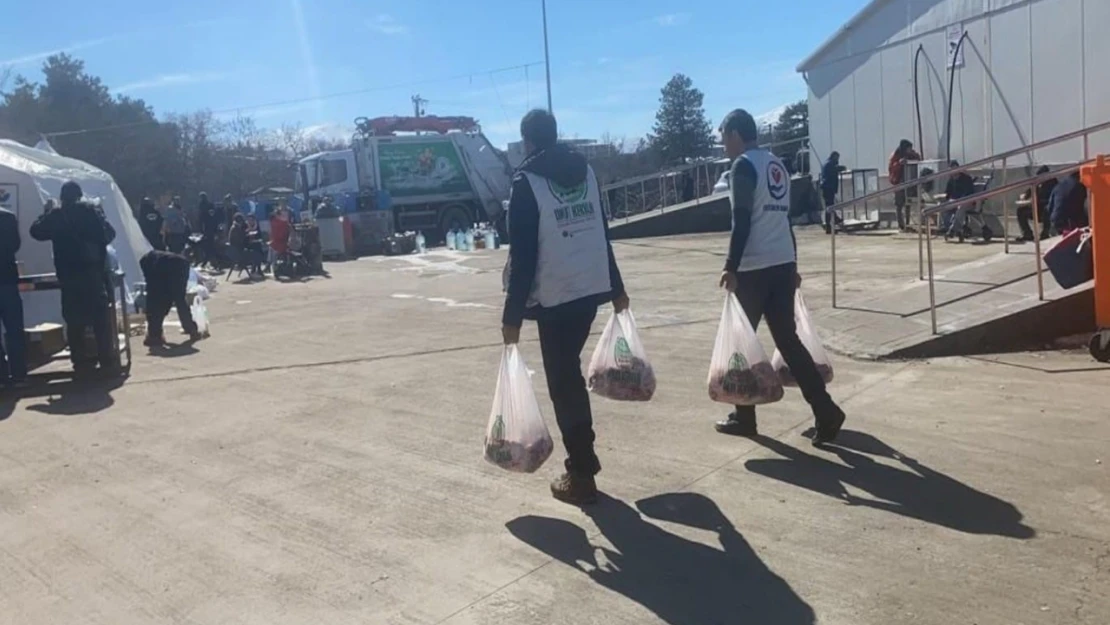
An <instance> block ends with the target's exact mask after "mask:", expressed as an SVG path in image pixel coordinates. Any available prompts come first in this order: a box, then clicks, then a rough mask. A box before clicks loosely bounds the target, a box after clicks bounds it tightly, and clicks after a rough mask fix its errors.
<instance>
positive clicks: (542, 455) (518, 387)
mask: <svg viewBox="0 0 1110 625" xmlns="http://www.w3.org/2000/svg"><path fill="white" fill-rule="evenodd" d="M554 448H555V443H554V442H553V441H552V440H551V433H550V432H548V431H547V425H546V424H545V423H544V422H543V415H542V414H540V405H539V403H538V402H537V401H536V393H535V392H534V391H533V390H532V380H531V378H530V377H529V375H528V367H526V366H525V365H524V359H523V358H521V356H520V350H519V349H517V346H516V345H506V346H505V351H504V353H503V354H502V355H501V369H500V372H499V373H498V376H497V389H496V390H495V391H494V392H493V408H492V409H491V410H490V414H489V425H488V426H486V440H485V458H486V460H487V461H489V462H490V463H491V464H495V465H497V466H499V467H501V468H502V469H505V470H506V471H515V472H517V473H532V472H533V471H535V470H536V469H538V468H540V467H541V466H543V463H544V462H545V461H547V459H548V457H550V456H551V451H552V450H553V449H554Z"/></svg>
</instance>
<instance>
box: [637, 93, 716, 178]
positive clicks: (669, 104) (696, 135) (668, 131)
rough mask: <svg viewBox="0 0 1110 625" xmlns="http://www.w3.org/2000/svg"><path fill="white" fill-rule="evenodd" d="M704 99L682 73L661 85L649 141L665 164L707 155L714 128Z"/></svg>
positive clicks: (711, 144) (711, 142)
mask: <svg viewBox="0 0 1110 625" xmlns="http://www.w3.org/2000/svg"><path fill="white" fill-rule="evenodd" d="M703 99H704V96H703V95H702V92H701V91H699V90H697V89H695V88H694V82H693V81H692V80H690V77H689V76H686V75H685V74H675V75H674V76H673V77H672V78H671V79H670V80H669V81H667V84H666V85H665V86H664V87H663V90H662V93H661V95H660V98H659V111H658V112H657V113H656V114H655V126H654V127H653V128H652V132H651V135H649V136H648V143H649V145H650V146H651V149H652V150H653V151H654V152H655V153H656V154H658V155H659V158H660V160H662V161H663V163H664V164H667V165H674V164H678V163H681V162H683V161H684V160H685V159H688V158H697V157H699V156H708V155H709V151H710V148H711V147H712V146H713V130H712V128H711V127H710V125H709V122H708V121H707V120H706V118H705V109H704V108H703V107H702V100H703Z"/></svg>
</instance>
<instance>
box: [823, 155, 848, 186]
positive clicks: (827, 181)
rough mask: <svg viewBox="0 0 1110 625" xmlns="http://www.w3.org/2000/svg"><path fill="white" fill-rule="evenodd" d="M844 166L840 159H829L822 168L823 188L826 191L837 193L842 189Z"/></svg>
mask: <svg viewBox="0 0 1110 625" xmlns="http://www.w3.org/2000/svg"><path fill="white" fill-rule="evenodd" d="M842 171H844V166H843V165H841V164H840V161H833V160H829V161H826V162H825V166H824V167H822V168H821V190H822V191H824V192H825V193H836V192H837V191H839V190H840V172H842Z"/></svg>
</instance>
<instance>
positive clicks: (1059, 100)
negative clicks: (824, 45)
mask: <svg viewBox="0 0 1110 625" xmlns="http://www.w3.org/2000/svg"><path fill="white" fill-rule="evenodd" d="M951 24H960V25H961V26H962V28H963V30H965V31H967V33H968V35H969V38H968V40H967V41H965V42H964V44H963V58H964V63H963V66H962V67H960V68H958V69H957V70H956V74H955V81H954V83H953V86H952V96H953V97H952V122H951V142H950V145H951V152H950V157H951V158H955V159H958V160H960V161H963V162H968V161H973V160H978V159H981V158H984V157H986V156H989V155H991V154H996V153H999V152H1003V151H1006V150H1010V149H1013V148H1016V147H1019V146H1021V145H1028V144H1030V143H1033V142H1036V141H1041V140H1044V139H1048V138H1051V137H1054V136H1057V135H1060V134H1063V133H1067V132H1070V131H1073V130H1078V129H1081V128H1083V127H1086V126H1091V125H1094V124H1097V123H1101V122H1105V121H1110V80H1108V79H1106V77H1105V76H1106V74H1105V71H1104V70H1102V65H1101V63H1104V62H1105V59H1110V36H1107V35H1106V34H1105V32H1104V29H1105V25H1106V24H1110V0H889V1H888V2H886V3H885V4H883V5H881V6H880V7H879V8H878V9H877V10H876V11H875V12H874V13H872V14H871V15H870V16H868V17H867V18H866V19H864V20H863V21H862V22H860V23H858V24H855V25H854V26H853V27H852V28H851V29H850V30H849V31H848V32H847V33H846V34H845V35H843V36H841V37H840V38H839V39H838V40H837V41H836V42H835V44H834V45H833V46H831V47H830V49H828V50H826V51H825V52H824V53H823V54H822V55H821V57H819V58H817V59H815V60H814V65H813V66H812V67H810V68H808V71H807V72H806V77H807V82H808V84H809V105H810V134H811V137H812V144H813V148H814V156H815V157H816V158H818V159H821V160H822V161H823V160H824V159H825V158H826V157H827V155H828V153H829V151H830V150H837V151H839V152H840V154H841V162H842V163H843V164H845V165H847V166H848V167H852V168H865V167H866V168H877V169H879V170H880V173H881V174H883V175H885V170H886V160H887V158H888V156H889V154H890V152H891V150H893V149H894V147H895V146H896V145H897V143H898V141H899V140H900V139H903V138H906V139H910V140H911V141H914V143H917V144H920V145H918V148H919V150H922V149H923V155H924V156H925V157H926V158H940V157H943V156H944V155H945V147H946V146H947V145H948V144H949V141H948V139H949V137H948V134H949V133H948V131H947V127H946V120H945V111H946V107H947V105H948V96H949V86H948V80H949V77H948V68H947V66H946V65H947V47H948V37H947V32H946V31H947V27H948V26H949V25H951ZM919 46H920V47H921V48H922V50H923V51H922V53H921V55H920V56H921V60H920V63H919V66H918V68H919V73H918V85H919V88H918V96H919V99H920V108H921V132H922V137H921V140H920V141H919V140H918V138H917V137H918V130H917V124H916V122H915V118H914V104H913V101H914V90H913V60H914V54H915V52H916V51H917V50H918V48H919ZM1090 149H1091V153H1092V154H1095V153H1097V152H1099V151H1110V132H1105V133H1101V134H1100V135H1099V136H1097V137H1095V138H1093V139H1092V140H1091V144H1090ZM1082 157H1083V143H1082V141H1081V140H1078V139H1077V140H1075V141H1069V142H1067V143H1062V144H1059V145H1057V146H1052V147H1050V148H1046V149H1042V150H1038V151H1037V152H1036V153H1035V154H1034V155H1032V156H1031V157H1030V158H1026V159H1024V160H1022V159H1017V162H1015V163H1014V164H1015V165H1018V164H1033V163H1034V162H1035V163H1036V164H1042V163H1049V164H1051V163H1057V164H1058V163H1065V162H1075V161H1078V160H1080V159H1081V158H1082ZM815 166H819V164H815Z"/></svg>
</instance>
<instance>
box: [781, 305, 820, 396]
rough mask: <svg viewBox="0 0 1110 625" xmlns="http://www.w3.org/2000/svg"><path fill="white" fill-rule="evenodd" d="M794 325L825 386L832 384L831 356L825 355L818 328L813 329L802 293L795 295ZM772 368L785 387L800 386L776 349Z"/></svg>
mask: <svg viewBox="0 0 1110 625" xmlns="http://www.w3.org/2000/svg"><path fill="white" fill-rule="evenodd" d="M794 324H795V325H797V326H798V338H799V339H801V341H802V345H805V347H806V351H808V352H809V355H810V356H812V357H813V364H815V365H817V372H818V373H820V374H821V379H822V380H824V381H825V384H828V383H829V382H832V379H833V368H832V363H831V362H829V355H828V354H826V353H825V348H824V347H822V346H821V338H820V337H818V336H817V328H815V327H813V320H812V319H810V317H809V309H808V308H806V303H805V300H804V299H802V292H801V291H797V292H796V293H795V294H794ZM771 366H772V367H774V368H775V371H777V372H778V374H779V379H780V380H782V385H783V386H798V381H797V380H795V379H794V376H793V374H791V373H790V367H787V366H786V361H785V360H783V359H782V353H780V352H779V350H778V348H775V355H774V356H772V357H771Z"/></svg>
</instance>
